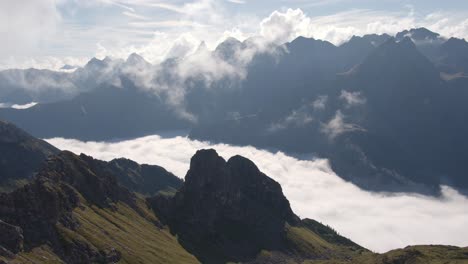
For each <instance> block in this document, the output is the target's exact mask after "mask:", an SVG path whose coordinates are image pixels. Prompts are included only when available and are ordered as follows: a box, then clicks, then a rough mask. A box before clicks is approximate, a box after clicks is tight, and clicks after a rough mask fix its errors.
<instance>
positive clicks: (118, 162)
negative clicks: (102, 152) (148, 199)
mask: <svg viewBox="0 0 468 264" xmlns="http://www.w3.org/2000/svg"><path fill="white" fill-rule="evenodd" d="M107 169H108V170H109V172H111V173H112V174H113V175H115V177H117V180H118V181H119V183H121V184H122V185H124V186H125V187H127V188H128V189H129V190H131V191H134V192H138V193H142V194H146V195H155V194H156V193H157V192H158V191H161V190H165V189H167V188H172V189H175V190H177V189H179V188H180V187H181V186H182V184H183V181H182V180H181V179H179V178H177V177H176V176H175V175H174V174H172V173H170V172H168V171H167V170H166V169H164V168H163V167H160V166H157V165H147V164H142V165H140V164H138V163H136V162H134V161H132V160H129V159H123V158H121V159H114V160H112V161H110V162H109V163H108V166H107Z"/></svg>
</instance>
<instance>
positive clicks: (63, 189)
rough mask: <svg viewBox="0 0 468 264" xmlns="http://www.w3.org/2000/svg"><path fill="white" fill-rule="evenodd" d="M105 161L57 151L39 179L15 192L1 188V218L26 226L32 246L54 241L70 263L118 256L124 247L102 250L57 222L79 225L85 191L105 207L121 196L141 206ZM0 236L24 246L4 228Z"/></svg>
mask: <svg viewBox="0 0 468 264" xmlns="http://www.w3.org/2000/svg"><path fill="white" fill-rule="evenodd" d="M103 164H106V163H105V162H101V161H98V160H94V159H93V158H91V157H88V156H86V155H81V156H77V155H75V154H73V153H71V152H61V153H60V154H59V155H57V156H53V157H51V158H50V159H49V160H48V161H47V162H46V164H45V165H44V166H43V168H42V170H41V171H40V172H39V173H38V174H37V177H36V178H35V180H34V181H33V182H31V183H30V184H27V185H25V186H24V187H21V188H19V189H16V190H15V191H13V192H11V193H0V219H2V220H3V221H5V222H7V223H9V224H11V225H14V226H18V227H20V228H21V229H22V230H23V231H24V246H25V249H26V250H29V249H32V248H34V247H36V246H40V245H43V244H48V245H50V246H51V248H52V249H53V251H54V253H56V254H57V255H59V256H60V257H62V258H63V259H64V261H66V262H67V263H95V262H99V263H111V262H115V261H118V259H120V253H119V252H117V251H116V250H109V251H108V252H99V251H97V250H96V249H95V248H94V246H90V245H88V244H87V243H86V242H82V241H74V240H73V241H64V240H63V239H62V237H61V234H60V232H59V230H58V229H57V225H60V226H63V227H64V228H67V229H69V230H76V229H77V228H78V227H79V225H80V223H79V222H78V221H77V220H76V219H75V218H74V217H73V214H72V211H73V209H74V208H76V207H77V206H79V205H80V203H81V202H82V201H81V200H80V199H81V198H80V197H83V198H85V199H86V201H85V202H87V203H90V204H93V205H97V206H100V207H111V206H112V203H114V202H120V201H121V202H124V203H127V204H128V205H129V206H131V207H136V205H135V195H134V194H133V193H131V192H130V191H128V190H127V189H125V188H124V187H122V186H120V185H119V184H118V182H117V180H116V179H115V177H114V176H113V175H112V174H110V173H108V172H105V171H104V169H103V168H104V167H103ZM6 227H7V226H6V225H5V228H6ZM1 230H2V225H0V231H1ZM0 239H2V240H0V244H2V245H6V246H7V249H8V250H10V251H12V252H13V253H17V252H18V248H19V247H18V246H16V247H15V245H14V244H13V246H10V243H6V242H8V241H6V240H3V237H2V236H1V234H0Z"/></svg>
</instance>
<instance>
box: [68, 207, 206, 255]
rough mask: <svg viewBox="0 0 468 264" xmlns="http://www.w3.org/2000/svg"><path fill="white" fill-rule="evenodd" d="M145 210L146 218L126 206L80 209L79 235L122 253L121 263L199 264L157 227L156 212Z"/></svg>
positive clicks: (78, 210) (99, 247)
mask: <svg viewBox="0 0 468 264" xmlns="http://www.w3.org/2000/svg"><path fill="white" fill-rule="evenodd" d="M141 207H142V208H140V209H141V210H143V211H142V212H144V214H146V216H145V217H142V216H141V215H140V214H138V213H137V212H135V211H134V210H132V209H131V208H130V207H128V206H127V205H125V204H122V203H118V204H116V205H115V208H116V210H112V209H102V208H97V207H95V206H92V207H83V208H77V209H75V210H74V212H73V213H74V215H75V217H77V219H78V220H79V222H80V224H81V226H80V227H79V228H78V230H77V231H76V234H77V235H79V236H80V238H84V239H85V240H86V241H88V243H90V244H92V245H94V246H95V247H96V248H98V249H100V250H106V249H110V248H115V249H117V250H118V251H119V252H120V253H121V254H122V259H121V261H120V262H119V263H155V264H156V263H198V261H197V259H196V258H195V257H194V256H192V255H191V254H189V253H188V252H187V251H186V250H185V249H184V248H183V247H182V246H181V245H180V244H179V242H178V241H177V239H176V238H175V237H174V236H172V235H171V234H170V232H169V231H168V230H167V229H159V228H158V227H157V226H156V225H155V224H154V221H156V220H157V218H156V217H155V216H154V214H152V212H150V211H148V210H147V209H145V208H144V207H143V206H141Z"/></svg>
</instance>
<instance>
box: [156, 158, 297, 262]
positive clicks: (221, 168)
mask: <svg viewBox="0 0 468 264" xmlns="http://www.w3.org/2000/svg"><path fill="white" fill-rule="evenodd" d="M185 179H186V182H185V184H184V185H183V187H182V188H181V189H180V190H179V191H178V192H177V193H176V194H175V196H174V197H167V196H162V195H160V196H156V197H154V198H152V199H149V200H150V203H151V204H152V205H153V208H154V209H155V211H156V213H157V214H158V215H159V216H160V217H162V219H164V221H165V222H166V223H167V224H169V226H170V227H171V228H172V229H173V231H174V232H175V233H177V234H178V235H179V237H180V239H181V241H182V243H183V244H184V245H185V246H186V247H187V248H188V249H189V250H191V251H193V253H194V254H195V255H196V256H198V257H199V258H200V260H202V262H204V263H205V262H206V263H222V262H225V261H228V260H231V261H241V260H245V259H248V258H249V257H254V256H255V255H256V254H258V253H259V252H260V250H261V249H270V250H274V249H279V248H281V247H283V246H284V245H285V241H286V240H285V229H284V227H285V225H286V224H291V225H295V224H297V223H299V222H300V220H299V218H298V217H297V216H296V215H295V214H294V213H293V212H292V210H291V207H290V206H289V202H288V200H287V199H286V197H284V195H283V192H282V190H281V186H280V185H279V184H278V183H277V182H276V181H274V180H272V179H271V178H269V177H268V176H266V175H265V174H263V173H262V172H260V170H259V169H258V168H257V167H256V166H255V164H254V163H253V162H252V161H250V160H248V159H246V158H243V157H241V156H234V157H232V158H230V159H229V160H228V161H227V162H226V161H225V160H224V159H223V158H222V157H220V156H219V155H218V154H217V153H216V151H215V150H212V149H210V150H200V151H198V152H197V153H196V154H195V156H193V158H192V159H191V162H190V170H189V171H188V173H187V176H186V177H185Z"/></svg>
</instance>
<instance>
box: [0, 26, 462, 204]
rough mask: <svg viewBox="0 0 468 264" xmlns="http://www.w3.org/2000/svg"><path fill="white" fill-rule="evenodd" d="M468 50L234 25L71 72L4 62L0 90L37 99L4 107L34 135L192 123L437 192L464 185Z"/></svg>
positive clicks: (351, 174)
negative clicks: (279, 36) (261, 31)
mask: <svg viewBox="0 0 468 264" xmlns="http://www.w3.org/2000/svg"><path fill="white" fill-rule="evenodd" d="M467 50H468V42H466V41H465V40H464V39H457V38H449V39H446V38H444V37H442V36H440V35H439V34H437V33H435V32H431V31H429V30H427V29H425V28H418V29H411V30H405V31H402V32H400V33H398V34H396V35H395V36H390V35H387V34H383V35H377V34H372V35H365V36H362V37H358V36H355V37H352V38H351V39H350V40H349V41H348V42H346V43H343V44H341V45H339V46H335V45H333V44H332V43H330V42H327V41H322V40H316V39H312V38H304V37H299V38H297V39H295V40H294V41H292V42H290V43H285V44H283V45H273V44H268V43H267V44H265V43H264V42H262V40H261V39H258V38H250V39H247V40H245V41H243V42H241V41H238V40H236V39H233V38H230V39H227V40H226V41H225V42H223V43H221V44H220V45H219V46H218V47H217V48H216V49H215V50H214V51H209V50H207V49H206V46H204V45H200V48H199V49H198V50H197V51H196V52H195V53H194V54H192V55H191V56H188V57H185V58H169V59H167V60H166V61H164V62H163V63H161V64H158V65H152V64H150V63H148V62H147V61H145V60H144V59H143V58H142V57H140V56H139V55H137V54H132V55H131V56H129V58H128V59H127V60H120V59H111V58H105V59H104V60H99V59H96V58H93V59H92V60H91V61H89V62H88V63H87V64H86V65H85V66H84V67H82V68H78V69H76V70H75V71H73V72H66V73H65V72H52V71H47V70H35V69H28V70H7V71H3V72H0V87H1V89H0V90H1V91H2V94H0V98H2V100H3V101H5V103H26V102H30V101H36V102H39V104H37V105H35V106H33V107H31V108H28V109H12V108H8V109H0V118H2V119H5V120H9V121H11V122H13V123H15V124H16V125H17V126H19V127H21V128H22V129H24V130H26V131H28V132H29V133H31V134H32V135H34V136H36V137H40V138H50V137H67V138H76V139H81V140H112V139H122V138H132V137H138V136H144V135H149V134H154V133H160V132H164V131H174V130H184V131H189V132H188V133H189V136H190V138H193V139H200V140H208V141H212V142H223V143H230V144H235V145H253V146H256V147H260V148H266V149H273V150H281V151H285V152H287V153H296V154H303V153H308V154H310V153H312V154H314V155H315V156H316V157H320V158H327V159H328V160H329V161H330V163H331V165H332V168H333V170H334V171H335V172H337V174H338V175H340V176H341V177H343V178H344V179H345V180H347V181H351V182H353V183H355V184H357V185H358V186H359V187H362V188H365V189H368V190H375V191H391V192H418V193H424V194H432V195H437V194H439V192H440V186H441V185H448V186H451V187H453V188H455V189H457V190H458V191H460V192H461V193H464V194H466V193H468V181H467V179H466V177H465V171H466V169H468V168H467V166H468V165H466V164H468V155H466V153H465V150H466V149H467V147H468V140H467V139H466V136H465V135H466V134H467V132H468V126H467V122H466V113H467V111H468V109H467V106H466V103H465V102H466V100H467V99H468V97H467V96H468V90H467V89H466V88H467V87H468V78H467V76H468V52H467ZM20 80H22V81H20ZM46 80H47V81H46ZM49 80H52V81H50V82H49ZM31 84H33V85H31Z"/></svg>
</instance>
